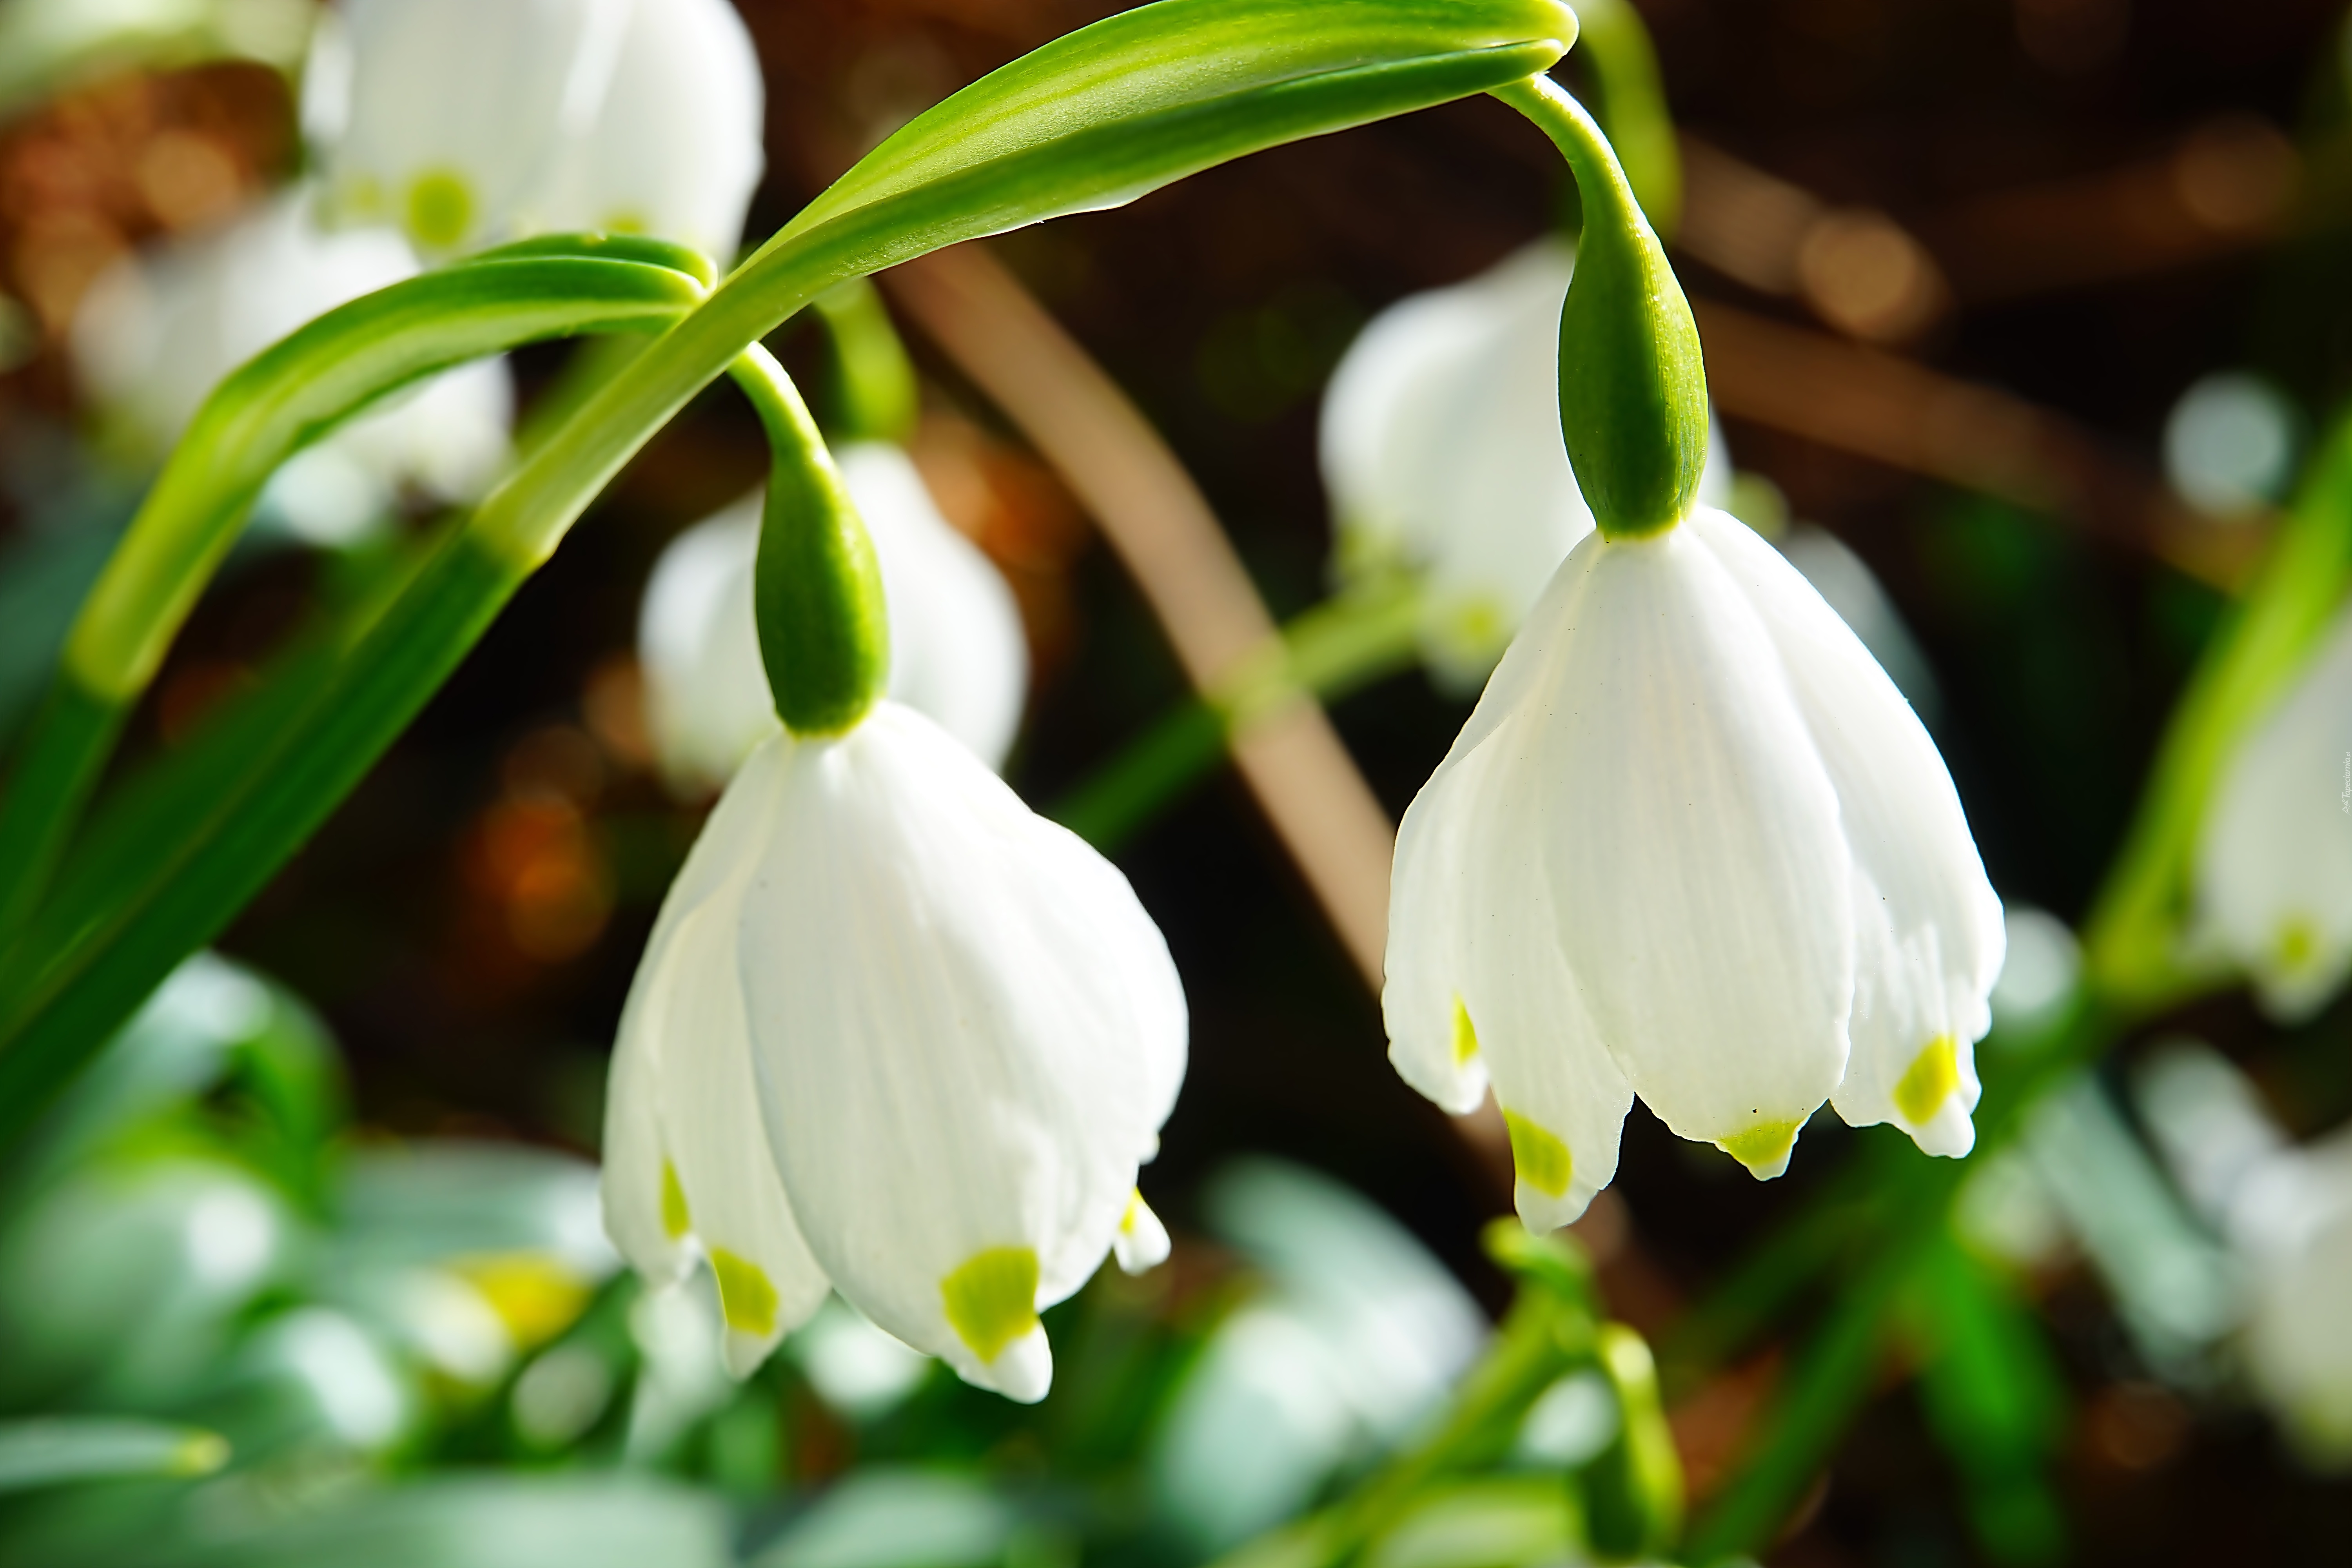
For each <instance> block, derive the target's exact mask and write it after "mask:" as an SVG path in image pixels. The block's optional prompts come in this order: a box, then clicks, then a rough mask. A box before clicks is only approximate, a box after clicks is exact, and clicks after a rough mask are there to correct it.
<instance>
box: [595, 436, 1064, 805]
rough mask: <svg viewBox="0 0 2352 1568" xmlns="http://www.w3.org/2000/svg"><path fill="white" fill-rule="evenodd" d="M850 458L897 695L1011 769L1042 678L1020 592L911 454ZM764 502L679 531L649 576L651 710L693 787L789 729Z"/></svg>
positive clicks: (722, 777)
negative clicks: (770, 659)
mask: <svg viewBox="0 0 2352 1568" xmlns="http://www.w3.org/2000/svg"><path fill="white" fill-rule="evenodd" d="M837 461H838V462H839V463H840V466H841V477H842V479H843V480H844V482H845V483H846V484H847V486H848V488H849V494H850V499H851V500H854V501H855V502H856V505H857V510H858V514H859V515H860V516H861V517H863V518H864V519H865V520H866V529H867V531H868V532H870V533H871V534H872V536H873V539H874V550H875V553H876V554H877V556H878V557H879V558H880V562H881V567H882V585H883V591H884V593H885V595H887V599H888V602H889V608H890V695H891V696H893V697H895V698H897V699H898V700H899V701H901V702H904V703H906V704H907V705H908V707H910V708H913V709H915V710H918V711H919V712H921V713H924V714H926V715H928V716H929V717H930V718H931V719H933V720H935V721H938V722H939V723H940V725H941V726H942V727H943V728H945V729H946V730H947V731H948V732H949V733H950V734H951V735H953V736H954V737H955V738H956V739H957V740H959V741H961V742H963V743H964V744H965V745H967V746H969V747H971V750H972V752H974V753H975V754H976V755H978V756H979V757H980V759H981V760H982V762H984V763H988V765H989V766H991V767H1001V766H1002V765H1003V762H1004V754H1005V752H1008V751H1010V750H1011V749H1012V746H1013V733H1014V731H1016V730H1018V729H1019V728H1020V724H1021V708H1022V703H1023V700H1024V698H1025V697H1026V696H1027V694H1028V687H1029V650H1028V645H1027V644H1026V642H1024V640H1023V635H1022V629H1021V612H1020V609H1019V607H1018V606H1017V605H1015V604H1014V603H1013V590H1012V589H1011V588H1010V587H1008V586H1006V584H1005V582H1004V579H1003V576H1002V575H1001V574H999V573H998V572H997V570H996V567H995V566H994V565H993V564H992V563H991V562H990V561H989V559H988V557H987V556H985V555H983V554H982V553H981V552H980V550H979V548H978V547H977V546H976V545H974V544H973V543H972V542H971V541H970V540H968V539H966V538H965V537H964V536H963V535H962V534H961V533H960V532H958V531H956V528H955V526H954V525H953V524H952V523H950V522H949V521H948V520H947V519H946V518H945V517H943V516H941V515H940V510H939V507H938V505H937V503H936V502H934V501H933V500H931V495H930V492H929V490H928V489H925V488H924V485H923V479H922V475H921V474H919V472H917V471H916V468H915V465H914V463H913V462H912V461H911V460H910V459H909V458H908V456H907V454H906V452H905V451H904V450H902V449H901V448H899V447H895V446H892V445H890V444H889V443H887V442H881V441H862V442H857V443H856V444H854V445H850V446H846V447H843V448H842V449H841V451H840V452H839V453H838V454H837ZM760 510H761V496H759V495H757V494H754V495H750V496H746V497H744V498H743V500H741V501H740V502H738V503H737V504H735V505H734V506H731V507H729V508H728V509H727V510H725V511H722V512H720V513H719V515H718V516H716V517H713V518H709V519H708V520H706V521H702V522H699V523H697V524H695V525H694V526H693V527H692V528H689V529H688V530H687V531H685V532H683V533H681V534H679V535H678V536H677V539H675V540H673V541H671V542H670V545H669V547H668V548H667V550H665V551H664V552H662V557H661V560H660V561H659V562H658V563H656V564H655V567H654V573H653V576H652V577H651V579H650V580H648V582H647V583H646V597H645V605H644V608H643V610H642V611H641V613H640V615H639V616H638V621H637V653H638V658H639V660H640V662H641V663H642V664H643V666H644V668H645V675H646V717H647V719H648V721H649V723H650V726H651V728H652V731H653V739H654V745H655V750H656V752H657V753H658V754H659V756H660V758H661V763H662V768H663V772H664V773H665V774H666V775H667V777H668V779H669V780H670V783H671V784H672V786H673V787H674V788H676V789H677V790H678V791H679V792H680V793H681V794H684V795H707V794H709V792H711V791H714V790H716V789H718V788H719V787H720V786H721V785H723V784H725V783H726V782H727V781H728V779H730V778H731V777H732V776H733V775H734V773H735V770H736V768H737V767H738V766H740V764H741V763H742V761H743V759H744V758H745V757H747V756H749V755H751V752H752V750H753V749H754V748H755V747H757V746H758V745H759V744H760V742H761V741H764V740H765V739H767V738H768V737H769V736H770V735H772V734H773V733H775V731H776V728H777V721H776V707H775V699H774V698H773V697H772V695H771V694H770V692H769V690H768V676H767V671H766V670H765V669H764V668H761V663H760V642H759V634H758V632H757V631H756V630H755V629H754V627H753V626H752V618H751V565H752V561H753V559H754V557H755V556H756V555H757V553H758V551H759V543H760Z"/></svg>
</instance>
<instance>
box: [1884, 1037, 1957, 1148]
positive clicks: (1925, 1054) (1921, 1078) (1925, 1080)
mask: <svg viewBox="0 0 2352 1568" xmlns="http://www.w3.org/2000/svg"><path fill="white" fill-rule="evenodd" d="M1959 1087H1960V1063H1959V1047H1958V1045H1956V1044H1955V1043H1954V1042H1953V1039H1952V1037H1951V1036H1949V1035H1937V1037H1935V1038H1934V1039H1932V1040H1929V1041H1928V1042H1927V1049H1925V1050H1923V1051H1921V1052H1920V1053H1919V1054H1918V1056H1916V1058H1913V1059H1912V1062H1911V1065H1910V1066H1909V1067H1908V1068H1905V1069H1904V1073H1903V1077H1902V1079H1901V1081H1899V1082H1898V1083H1896V1084H1895V1110H1899V1111H1901V1112H1902V1113H1903V1118H1904V1120H1905V1121H1908V1122H1910V1123H1911V1124H1912V1125H1914V1126H1918V1125H1919V1124H1921V1123H1923V1122H1925V1121H1927V1119H1928V1118H1929V1117H1931V1116H1933V1115H1935V1114H1936V1112H1937V1110H1938V1109H1940V1108H1941V1107H1942V1105H1943V1103H1944V1101H1945V1100H1948V1099H1949V1098H1950V1096H1951V1093H1952V1090H1954V1089H1958V1088H1959Z"/></svg>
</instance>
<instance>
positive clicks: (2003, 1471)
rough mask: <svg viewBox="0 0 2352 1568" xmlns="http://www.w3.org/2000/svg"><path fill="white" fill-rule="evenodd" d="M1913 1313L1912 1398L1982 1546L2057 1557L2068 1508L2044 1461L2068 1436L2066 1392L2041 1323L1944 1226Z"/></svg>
mask: <svg viewBox="0 0 2352 1568" xmlns="http://www.w3.org/2000/svg"><path fill="white" fill-rule="evenodd" d="M1910 1315H1911V1317H1912V1319H1913V1321H1914V1322H1915V1324H1916V1337H1917V1339H1918V1342H1919V1346H1918V1349H1919V1357H1920V1368H1919V1401H1920V1405H1921V1407H1922V1409H1924V1410H1925V1412H1926V1414H1927V1425H1928V1427H1929V1429H1930V1430H1932V1431H1933V1432H1934V1433H1935V1435H1936V1437H1937V1441H1938V1442H1939V1443H1940V1444H1942V1446H1943V1447H1944V1450H1945V1451H1946V1452H1947V1453H1948V1454H1949V1455H1951V1457H1952V1458H1953V1461H1954V1462H1955V1464H1956V1465H1957V1466H1958V1469H1959V1471H1960V1478H1961V1480H1962V1482H1963V1484H1964V1486H1965V1488H1966V1490H1967V1495H1968V1504H1969V1520H1970V1522H1971V1523H1972V1524H1973V1525H1974V1526H1975V1529H1976V1532H1977V1537H1978V1539H1979V1541H1980V1542H1983V1544H1984V1548H1985V1552H1986V1554H1987V1555H1988V1556H1990V1558H1992V1559H1993V1561H1995V1562H1997V1563H2054V1562H2057V1561H2059V1560H2061V1559H2062V1558H2063V1556H2064V1554H2065V1549H2066V1525H2065V1516H2064V1514H2063V1511H2062V1510H2061V1509H2060V1506H2059V1502H2058V1498H2057V1494H2056V1491H2055V1489H2053V1485H2052V1482H2051V1476H2050V1470H2051V1467H2052V1464H2053V1461H2054V1460H2055V1459H2056V1458H2057V1457H2058V1451H2059V1448H2060V1447H2061V1446H2062V1445H2063V1442H2064V1440H2065V1436H2066V1427H2067V1414H2068V1404H2069V1401H2068V1399H2067V1395H2066V1383H2065V1374H2064V1373H2063V1371H2062V1370H2061V1369H2060V1368H2059V1366H2058V1364H2057V1359H2056V1357H2055V1356H2054V1355H2053V1353H2052V1352H2051V1349H2050V1346H2049V1343H2048V1342H2047V1341H2045V1340H2044V1339H2043V1338H2042V1328H2041V1325H2040V1324H2039V1323H2038V1322H2037V1321H2035V1320H2034V1317H2033V1314H2032V1312H2031V1311H2030V1310H2027V1308H2026V1307H2025V1305H2024V1304H2023V1303H2022V1302H2021V1301H2019V1300H2017V1298H2016V1296H2015V1295H2014V1294H2013V1293H2012V1292H2011V1289H2010V1288H2009V1286H2008V1285H2007V1283H2006V1282H2005V1281H2003V1280H2002V1279H2000V1278H1999V1277H1998V1276H1996V1275H1995V1274H1993V1273H1992V1272H1991V1271H1990V1270H1989V1269H1987V1268H1985V1266H1984V1265H1983V1264H1981V1263H1979V1262H1978V1261H1977V1260H1976V1259H1975V1258H1971V1257H1969V1254H1968V1253H1967V1251H1966V1250H1964V1249H1963V1248H1962V1247H1960V1246H1959V1244H1958V1242H1956V1241H1954V1240H1953V1239H1952V1238H1951V1237H1949V1236H1948V1235H1947V1236H1946V1237H1944V1238H1943V1240H1942V1242H1941V1243H1940V1245H1938V1246H1937V1247H1936V1248H1935V1249H1934V1250H1933V1251H1932V1252H1930V1253H1929V1254H1928V1256H1927V1258H1925V1259H1923V1260H1922V1263H1921V1267H1920V1269H1919V1273H1918V1275H1917V1277H1916V1279H1915V1281H1914V1289H1913V1292H1912V1302H1911V1314H1910Z"/></svg>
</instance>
